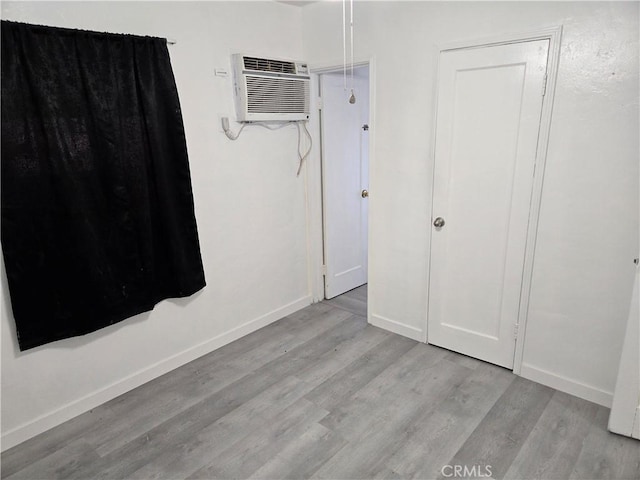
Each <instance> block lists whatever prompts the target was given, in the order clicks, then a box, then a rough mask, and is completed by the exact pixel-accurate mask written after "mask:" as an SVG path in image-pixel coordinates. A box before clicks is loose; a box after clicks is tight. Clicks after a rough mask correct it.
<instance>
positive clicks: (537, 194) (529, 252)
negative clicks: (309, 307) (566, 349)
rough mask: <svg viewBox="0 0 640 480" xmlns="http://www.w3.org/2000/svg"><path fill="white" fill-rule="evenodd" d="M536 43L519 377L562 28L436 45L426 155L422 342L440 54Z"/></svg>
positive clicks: (518, 326)
mask: <svg viewBox="0 0 640 480" xmlns="http://www.w3.org/2000/svg"><path fill="white" fill-rule="evenodd" d="M536 40H549V54H548V59H547V84H546V92H545V96H544V97H543V101H542V112H541V115H540V130H539V136H538V146H537V151H536V157H535V166H534V168H535V170H534V172H535V174H534V179H533V186H532V191H531V202H530V207H529V221H528V225H529V228H528V230H527V242H526V246H525V254H524V264H523V273H522V287H521V289H520V308H519V310H518V318H517V320H516V329H517V330H516V348H515V353H514V359H513V373H515V374H516V375H520V372H521V370H522V359H523V354H524V344H525V335H526V327H527V318H528V313H529V297H530V294H531V280H532V276H533V263H534V257H535V247H536V240H537V234H538V222H539V217H540V204H541V201H542V187H543V183H544V171H545V166H546V162H547V151H548V147H549V133H550V131H551V115H552V112H553V98H554V95H555V90H556V81H557V76H558V65H559V62H560V44H561V41H562V25H557V26H554V27H548V28H543V29H540V30H533V31H528V32H520V33H509V34H503V35H494V36H491V37H483V38H476V39H469V40H461V41H456V42H450V43H445V44H441V45H438V46H436V55H435V81H434V90H433V99H434V109H433V127H432V128H433V130H432V132H431V138H432V139H434V140H433V142H432V145H431V154H430V161H431V165H430V174H431V181H432V185H431V192H432V196H431V207H430V210H431V211H430V212H429V256H428V258H427V309H426V314H425V317H426V318H425V323H424V341H425V342H426V343H428V341H429V338H428V327H429V292H430V290H431V246H432V241H431V240H432V237H433V229H432V228H431V222H432V221H433V180H434V172H435V164H436V163H435V161H436V159H435V152H436V146H435V138H436V129H437V115H438V89H439V80H438V79H439V74H440V65H439V63H440V55H441V54H442V53H443V52H447V51H452V50H462V49H465V50H466V49H473V48H483V47H490V46H498V45H507V44H513V43H523V42H531V41H536Z"/></svg>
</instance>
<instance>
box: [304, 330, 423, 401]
mask: <svg viewBox="0 0 640 480" xmlns="http://www.w3.org/2000/svg"><path fill="white" fill-rule="evenodd" d="M372 328H375V327H372ZM417 344H418V342H416V341H415V340H411V339H409V338H406V337H401V336H399V335H392V336H391V337H390V338H388V339H387V340H384V341H383V342H382V343H380V344H379V345H377V346H376V347H375V349H374V350H369V351H368V352H366V353H364V354H363V355H362V356H361V357H360V358H359V359H357V360H355V361H354V362H352V363H350V364H349V365H347V366H345V368H344V369H342V370H340V371H339V372H337V373H336V374H335V375H333V376H332V377H331V378H328V379H327V380H326V381H325V382H323V383H321V384H320V385H318V386H317V387H316V388H314V389H313V390H312V391H311V392H309V394H307V395H306V398H307V399H309V400H311V401H313V402H314V403H316V404H317V405H320V406H321V407H323V408H326V409H327V410H333V409H334V408H335V407H337V406H338V405H340V404H342V403H343V402H344V401H345V400H346V399H347V398H349V397H351V396H352V395H353V394H354V393H355V392H357V391H358V390H360V389H361V388H362V387H364V386H365V385H367V384H368V383H369V382H370V381H372V380H373V379H374V378H375V377H377V376H378V375H379V374H380V373H381V372H383V371H384V370H386V369H387V368H389V367H390V366H391V365H392V364H393V363H394V362H396V361H397V360H398V359H399V358H400V357H402V356H403V355H404V354H405V353H407V352H408V351H409V350H411V349H412V348H414V347H415V346H416V345H417Z"/></svg>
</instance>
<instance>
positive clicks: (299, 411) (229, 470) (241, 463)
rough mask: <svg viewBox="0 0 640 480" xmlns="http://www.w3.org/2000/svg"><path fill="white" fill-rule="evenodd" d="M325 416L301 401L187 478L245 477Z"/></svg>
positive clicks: (324, 411)
mask: <svg viewBox="0 0 640 480" xmlns="http://www.w3.org/2000/svg"><path fill="white" fill-rule="evenodd" d="M327 413H328V412H327V411H326V410H323V409H321V408H319V407H318V406H317V405H315V404H314V403H312V402H309V401H308V400H306V399H304V398H303V399H301V400H300V401H299V402H297V403H296V404H295V405H294V406H293V407H292V408H289V409H287V410H286V411H285V412H283V413H282V414H281V415H279V416H278V417H277V418H275V419H274V420H273V421H272V422H271V423H269V424H267V425H264V426H263V427H262V428H260V429H258V430H256V431H254V432H251V433H250V434H249V435H248V436H246V437H244V438H243V439H242V440H240V441H239V442H237V443H235V444H234V445H232V446H231V448H229V449H228V450H227V451H226V452H225V453H226V454H225V455H222V456H221V457H220V458H218V459H216V460H215V461H214V462H213V463H211V464H209V465H207V466H205V467H204V468H201V469H199V470H198V471H196V472H195V473H194V474H192V475H190V476H189V477H187V478H190V479H203V478H207V479H215V478H220V479H230V478H249V477H250V476H251V474H253V473H254V472H256V471H257V470H258V469H259V468H260V467H261V466H263V465H265V464H266V463H267V462H268V461H270V460H271V459H272V458H273V457H274V456H275V455H277V454H278V452H280V451H282V450H284V449H286V448H287V447H288V446H290V445H292V444H293V443H296V442H297V441H298V439H299V438H300V437H301V436H302V435H304V434H305V432H307V431H309V430H310V429H311V428H313V427H314V425H316V424H317V422H318V421H319V420H321V419H322V418H323V417H325V416H326V415H327Z"/></svg>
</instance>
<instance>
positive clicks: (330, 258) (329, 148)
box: [320, 67, 369, 298]
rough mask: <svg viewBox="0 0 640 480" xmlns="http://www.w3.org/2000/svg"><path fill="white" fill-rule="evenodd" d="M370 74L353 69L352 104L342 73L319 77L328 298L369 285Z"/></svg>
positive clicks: (326, 290)
mask: <svg viewBox="0 0 640 480" xmlns="http://www.w3.org/2000/svg"><path fill="white" fill-rule="evenodd" d="M368 72H369V69H368V67H361V68H358V69H356V74H355V76H354V80H353V83H354V91H355V96H356V103H355V104H350V103H349V101H348V100H349V95H350V91H347V92H345V90H344V79H343V76H342V73H325V74H322V75H320V89H321V95H322V115H321V118H322V174H323V181H322V183H323V215H324V262H325V266H326V270H325V277H324V279H325V297H326V298H333V297H335V296H336V295H340V294H341V293H344V292H346V291H348V290H352V289H354V288H356V287H359V286H360V285H363V284H365V283H366V282H367V230H368V225H367V222H368V220H367V219H368V197H366V196H363V191H366V190H368V179H369V170H368V164H369V158H368V157H369V154H368V152H369V149H368V141H369V135H368V127H366V128H363V126H364V125H367V124H368V118H369V74H368ZM350 83H351V82H350V81H349V85H350Z"/></svg>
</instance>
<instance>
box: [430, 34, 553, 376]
mask: <svg viewBox="0 0 640 480" xmlns="http://www.w3.org/2000/svg"><path fill="white" fill-rule="evenodd" d="M548 50H549V42H548V40H539V41H531V42H522V43H514V44H508V45H499V46H488V47H481V48H470V49H463V50H452V51H445V52H442V53H441V55H440V64H439V73H438V113H437V120H436V121H437V127H436V149H435V170H434V186H433V188H434V189H433V211H432V218H431V222H432V226H431V228H432V235H431V237H432V242H431V269H430V291H429V317H428V341H429V343H433V344H435V345H440V346H442V347H445V348H448V349H451V350H455V351H457V352H460V353H464V354H466V355H469V356H472V357H476V358H479V359H482V360H485V361H488V362H491V363H495V364H497V365H501V366H504V367H507V368H513V361H514V351H515V335H516V325H517V323H516V322H517V318H518V313H519V303H520V289H521V286H522V277H523V268H524V254H525V247H526V237H527V226H528V218H529V207H530V200H531V193H532V187H533V176H534V168H535V158H536V151H537V140H538V131H539V128H540V116H541V110H542V100H543V96H544V90H543V89H544V87H545V81H546V80H545V75H546V67H547V55H548ZM441 223H444V224H443V225H442V226H440V227H438V226H437V225H440V224H441Z"/></svg>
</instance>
